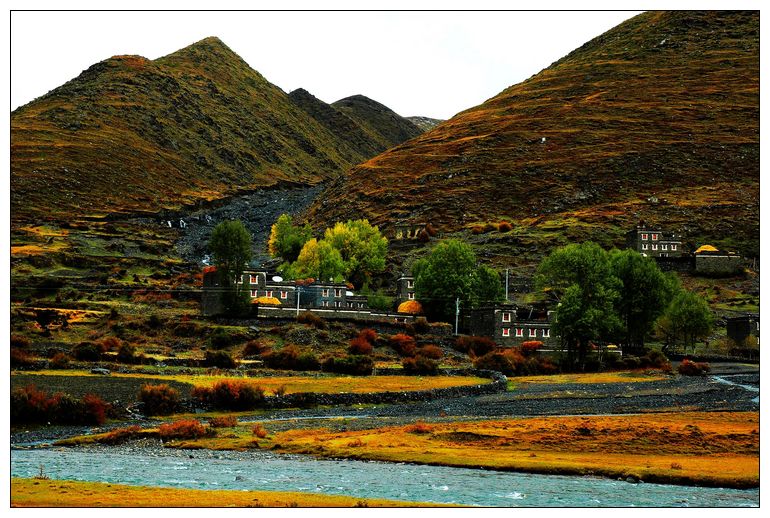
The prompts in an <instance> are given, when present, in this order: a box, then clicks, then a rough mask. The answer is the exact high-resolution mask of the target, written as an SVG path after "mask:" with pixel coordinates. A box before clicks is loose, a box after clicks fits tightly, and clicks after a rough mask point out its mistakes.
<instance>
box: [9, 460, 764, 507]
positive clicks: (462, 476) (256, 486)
mask: <svg viewBox="0 0 770 518" xmlns="http://www.w3.org/2000/svg"><path fill="white" fill-rule="evenodd" d="M41 465H42V466H43V467H44V471H45V474H46V475H47V476H48V477H50V478H53V479H66V480H81V481H100V482H109V483H116V484H129V485H147V486H160V487H178V488H193V489H234V490H268V491H302V492H311V493H324V494H338V495H350V496H353V497H358V498H385V499H390V500H402V501H419V502H432V503H437V504H461V505H473V506H489V507H518V506H520V507H752V506H758V505H759V490H758V489H753V490H737V489H719V488H702V487H687V486H674V485H662V484H645V483H639V484H632V483H627V482H622V481H616V480H610V479H606V478H597V477H567V476H555V475H531V474H522V473H510V472H501V471H491V470H476V469H464V468H447V467H441V466H420V465H413V464H393V463H382V462H364V461H351V460H317V459H315V458H311V457H305V456H297V455H291V456H286V455H277V454H272V453H269V452H262V451H251V452H212V451H207V450H161V451H148V450H141V449H136V450H131V449H124V450H117V451H114V450H108V449H106V448H105V449H99V450H98V451H95V450H89V449H80V448H38V449H29V450H25V449H21V450H16V449H14V450H12V451H11V473H12V476H14V477H33V476H35V475H37V474H38V473H39V470H40V466H41Z"/></svg>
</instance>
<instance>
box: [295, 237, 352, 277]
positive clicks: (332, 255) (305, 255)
mask: <svg viewBox="0 0 770 518" xmlns="http://www.w3.org/2000/svg"><path fill="white" fill-rule="evenodd" d="M286 271H287V273H288V275H289V276H290V277H293V278H295V279H299V278H307V277H313V278H315V279H323V280H324V281H326V280H329V279H333V280H335V281H339V280H341V279H342V276H343V274H344V273H345V263H344V262H343V260H342V256H341V255H340V252H339V251H338V250H337V249H336V248H334V247H333V246H331V245H330V244H329V243H328V242H326V241H324V240H321V241H318V240H316V239H315V238H313V239H311V240H310V241H308V242H307V243H305V246H303V247H302V251H300V253H299V256H298V257H297V260H296V261H295V262H294V263H293V264H292V265H291V266H290V267H289V268H288V269H287V270H286Z"/></svg>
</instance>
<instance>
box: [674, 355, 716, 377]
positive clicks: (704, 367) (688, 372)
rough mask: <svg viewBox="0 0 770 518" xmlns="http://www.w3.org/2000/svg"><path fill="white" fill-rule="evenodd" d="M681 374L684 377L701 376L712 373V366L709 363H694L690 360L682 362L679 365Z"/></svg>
mask: <svg viewBox="0 0 770 518" xmlns="http://www.w3.org/2000/svg"><path fill="white" fill-rule="evenodd" d="M678 371H679V374H682V375H683V376H701V375H703V374H706V373H707V372H710V371H711V366H710V365H709V364H708V363H703V362H694V361H692V360H690V359H688V358H685V359H684V360H682V363H680V364H679V369H678Z"/></svg>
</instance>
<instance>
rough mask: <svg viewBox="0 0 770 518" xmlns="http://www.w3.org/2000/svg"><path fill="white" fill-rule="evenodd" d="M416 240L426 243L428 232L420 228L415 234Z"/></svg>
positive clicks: (428, 237)
mask: <svg viewBox="0 0 770 518" xmlns="http://www.w3.org/2000/svg"><path fill="white" fill-rule="evenodd" d="M417 240H418V241H420V242H421V243H427V242H428V241H430V234H428V231H427V230H425V229H422V230H420V232H418V234H417Z"/></svg>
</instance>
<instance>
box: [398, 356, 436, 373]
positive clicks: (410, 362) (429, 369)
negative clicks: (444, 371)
mask: <svg viewBox="0 0 770 518" xmlns="http://www.w3.org/2000/svg"><path fill="white" fill-rule="evenodd" d="M401 365H402V366H403V367H404V371H406V372H408V373H410V374H436V372H438V362H436V361H434V360H431V359H430V358H426V357H424V356H420V355H417V356H416V357H414V358H404V361H403V362H401Z"/></svg>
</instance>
